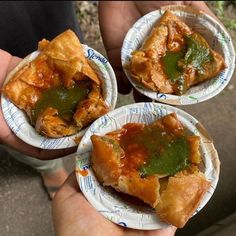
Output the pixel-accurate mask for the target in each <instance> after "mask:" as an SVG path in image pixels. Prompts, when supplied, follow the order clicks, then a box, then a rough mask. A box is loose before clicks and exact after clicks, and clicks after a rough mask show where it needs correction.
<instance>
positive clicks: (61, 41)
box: [3, 30, 109, 138]
mask: <svg viewBox="0 0 236 236" xmlns="http://www.w3.org/2000/svg"><path fill="white" fill-rule="evenodd" d="M39 50H40V54H39V56H38V57H37V58H36V59H35V60H33V61H32V62H30V63H28V64H26V65H25V66H24V67H23V68H21V69H20V70H18V71H17V72H16V73H15V74H14V75H13V77H11V79H10V80H9V81H8V83H7V84H6V85H5V86H4V88H3V93H4V95H5V96H6V97H8V98H9V99H10V100H11V101H12V102H13V103H14V104H15V105H16V106H18V107H19V108H20V109H23V110H24V111H25V112H26V113H27V114H28V116H29V119H30V120H32V118H31V112H30V111H31V109H32V108H33V107H34V105H35V104H36V102H37V101H38V100H40V97H41V94H42V92H43V91H45V90H47V89H49V88H51V87H56V86H64V87H66V88H70V87H73V86H74V84H75V83H76V82H77V81H80V80H90V81H91V82H92V89H91V91H90V93H89V94H88V97H87V98H86V99H85V100H83V101H82V102H80V103H79V104H78V105H77V108H76V111H75V114H74V120H73V121H72V122H68V121H65V120H63V119H62V118H61V117H59V115H58V111H57V109H53V108H50V107H48V108H46V109H45V110H44V111H43V112H42V113H41V114H40V115H39V117H38V118H37V121H36V124H35V128H36V130H37V131H38V132H39V133H41V134H43V135H45V136H47V137H51V138H55V137H56V138H57V137H63V136H68V135H72V134H74V133H76V132H77V131H78V130H80V129H82V128H83V127H85V126H86V125H88V124H89V123H91V122H92V121H93V120H95V119H96V118H98V117H100V116H101V115H103V114H105V113H106V112H108V110H109V107H108V106H107V105H106V103H105V101H104V99H103V97H102V94H101V81H100V80H99V78H98V76H97V74H96V73H95V72H94V70H93V69H92V68H91V66H90V64H89V62H88V60H87V59H86V58H85V56H84V52H83V49H82V46H81V44H80V41H79V39H78V38H77V36H76V35H75V34H74V33H73V32H72V31H71V30H67V31H65V32H64V33H62V34H60V35H59V36H57V37H56V38H54V39H53V40H52V41H51V42H50V41H48V40H46V39H43V40H42V41H41V42H39Z"/></svg>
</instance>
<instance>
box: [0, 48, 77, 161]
mask: <svg viewBox="0 0 236 236" xmlns="http://www.w3.org/2000/svg"><path fill="white" fill-rule="evenodd" d="M20 60H21V59H20V58H18V57H13V56H11V55H10V54H9V53H7V52H5V51H3V50H0V89H1V88H2V86H3V83H4V80H5V78H6V75H7V74H8V73H9V71H11V70H12V69H13V68H14V67H15V66H16V65H17V64H18V63H19V62H20ZM0 129H1V132H0V141H1V142H3V143H4V144H6V145H8V146H10V147H12V148H14V149H15V150H17V151H20V152H22V153H24V154H27V155H30V156H34V157H37V158H39V159H53V158H56V157H61V156H65V155H66V154H69V153H71V152H73V151H75V149H74V148H72V149H63V150H58V151H46V150H42V149H39V148H34V147H32V146H30V145H28V144H26V143H24V142H23V141H21V140H20V139H19V138H17V137H16V136H15V135H14V134H13V133H12V131H11V129H10V128H9V127H8V125H7V123H6V121H5V119H4V117H3V113H2V109H1V105H0Z"/></svg>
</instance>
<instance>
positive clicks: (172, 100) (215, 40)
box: [121, 6, 235, 105]
mask: <svg viewBox="0 0 236 236" xmlns="http://www.w3.org/2000/svg"><path fill="white" fill-rule="evenodd" d="M166 9H169V10H171V11H172V12H173V13H174V14H175V15H176V16H178V17H179V18H180V19H181V20H183V21H184V22H185V23H186V24H187V25H188V26H190V27H191V28H192V29H193V30H194V31H195V32H198V33H200V34H201V35H202V36H203V37H204V38H205V39H206V40H207V42H208V43H209V45H210V47H211V48H212V49H214V50H215V51H216V52H219V53H220V54H221V55H223V57H224V59H225V62H226V65H227V68H226V69H225V70H224V71H222V72H221V73H220V74H219V75H218V76H217V77H215V78H212V79H211V80H208V81H205V82H203V83H200V84H199V85H196V86H193V87H192V88H190V89H189V90H188V91H187V93H185V94H184V95H182V96H178V95H171V94H164V93H157V92H154V91H151V90H150V89H147V88H145V87H144V86H142V85H141V84H140V83H138V82H136V81H134V80H133V79H132V77H131V75H130V72H129V70H128V69H127V68H126V65H127V64H129V62H130V58H131V53H132V52H133V51H135V50H138V49H139V48H140V47H141V45H142V43H143V41H144V39H145V38H146V37H147V36H148V35H149V33H150V31H151V30H152V28H153V27H154V25H155V24H156V22H157V21H158V19H159V18H160V17H161V16H162V15H163V13H164V12H165V10H156V11H153V12H150V13H148V14H147V15H145V16H143V17H142V18H140V19H139V20H138V21H137V22H136V23H135V24H134V25H133V27H132V28H131V29H130V30H129V31H128V33H127V35H126V37H125V39H124V43H123V46H122V51H121V61H122V66H123V69H124V72H125V74H126V76H127V77H128V79H129V81H130V82H131V84H132V85H133V86H134V87H135V89H137V90H138V91H139V92H140V93H142V94H144V95H146V96H147V97H149V98H151V99H153V100H156V101H160V102H164V103H167V104H172V105H188V104H195V103H199V102H202V101H205V100H208V99H210V98H212V97H214V96H216V95H217V94H218V93H220V92H221V91H222V90H223V89H224V88H225V86H226V85H227V84H228V83H229V81H230V79H231V77H232V74H233V71H234V67H235V51H234V47H233V43H232V39H231V37H230V35H229V34H228V32H227V31H226V30H225V28H224V27H223V26H222V25H220V24H219V23H218V22H217V21H216V20H215V19H213V18H212V17H211V16H209V15H207V14H205V13H202V12H198V14H196V13H193V12H190V11H187V10H186V9H187V8H186V7H183V6H170V7H169V8H168V7H166Z"/></svg>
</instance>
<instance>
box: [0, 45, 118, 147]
mask: <svg viewBox="0 0 236 236" xmlns="http://www.w3.org/2000/svg"><path fill="white" fill-rule="evenodd" d="M83 50H84V53H85V56H86V57H87V58H88V59H89V61H90V65H91V66H92V68H93V69H94V70H95V71H96V73H97V75H98V76H99V78H100V79H101V80H102V82H103V83H102V91H103V94H102V95H103V98H104V99H105V102H106V103H107V105H108V106H109V107H110V109H111V110H113V109H114V108H115V105H116V99H117V84H116V77H115V74H114V71H113V69H112V67H111V65H110V64H109V62H108V60H107V59H106V58H105V57H104V56H102V55H101V54H100V53H98V52H97V51H95V50H94V49H92V48H90V47H89V46H87V45H83ZM38 54H39V52H38V51H36V52H33V53H31V54H30V55H29V56H27V57H26V58H24V59H23V60H22V61H21V62H20V63H19V64H18V65H17V67H16V68H15V69H13V71H11V72H10V73H9V74H8V76H7V78H6V80H5V83H6V82H7V81H8V80H9V79H10V78H11V77H12V76H13V75H14V74H15V73H16V71H18V70H19V69H21V68H22V67H23V66H25V65H26V64H27V63H29V62H30V61H32V60H34V59H35V58H36V57H37V56H38ZM1 105H2V111H3V115H4V118H5V120H6V122H7V124H8V125H9V126H10V128H11V130H12V131H13V132H14V133H15V134H16V136H17V137H18V138H20V139H22V140H23V141H24V142H26V143H28V144H30V145H32V146H35V147H38V148H42V149H62V148H68V147H73V146H77V144H76V143H75V141H74V140H75V138H80V137H82V136H83V134H84V133H85V131H86V129H87V128H84V129H82V130H81V131H80V132H78V133H77V134H75V135H72V136H68V137H63V138H46V137H44V136H42V135H40V134H39V133H37V132H36V130H35V129H34V127H33V126H31V125H30V123H29V121H28V118H27V116H26V114H25V112H24V111H22V110H20V109H19V108H17V107H16V106H15V105H14V104H13V103H11V102H10V101H9V100H8V99H7V98H6V97H5V96H4V95H3V94H2V97H1Z"/></svg>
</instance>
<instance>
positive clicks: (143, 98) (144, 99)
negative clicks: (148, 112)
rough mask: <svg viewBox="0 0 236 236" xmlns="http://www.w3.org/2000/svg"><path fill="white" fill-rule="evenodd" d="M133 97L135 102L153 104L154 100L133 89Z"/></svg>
mask: <svg viewBox="0 0 236 236" xmlns="http://www.w3.org/2000/svg"><path fill="white" fill-rule="evenodd" d="M133 97H134V101H135V102H151V101H152V99H151V98H149V97H147V96H145V95H143V94H141V93H140V92H139V91H137V90H136V89H133Z"/></svg>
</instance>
